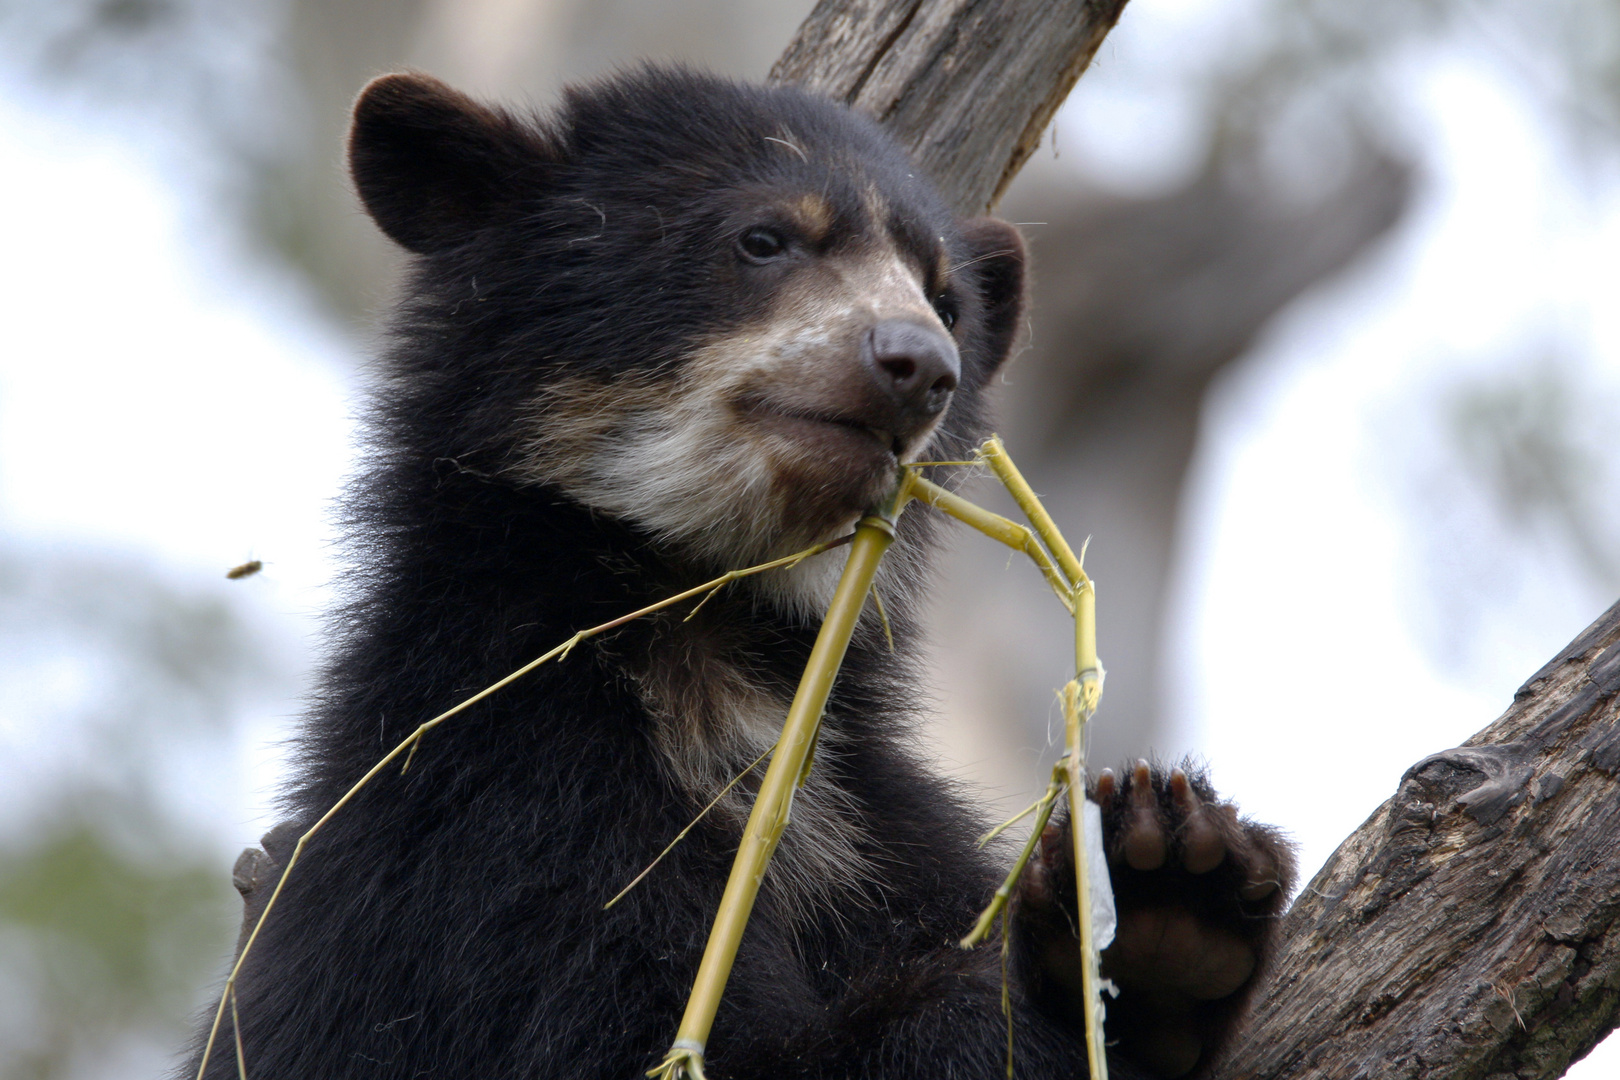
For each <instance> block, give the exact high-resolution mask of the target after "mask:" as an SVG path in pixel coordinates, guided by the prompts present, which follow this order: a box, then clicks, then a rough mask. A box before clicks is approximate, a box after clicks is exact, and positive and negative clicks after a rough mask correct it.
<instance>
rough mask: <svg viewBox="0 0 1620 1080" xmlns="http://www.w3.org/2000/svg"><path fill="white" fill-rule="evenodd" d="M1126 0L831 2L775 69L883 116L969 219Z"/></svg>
mask: <svg viewBox="0 0 1620 1080" xmlns="http://www.w3.org/2000/svg"><path fill="white" fill-rule="evenodd" d="M1124 6H1125V0H927V2H925V0H821V3H819V4H817V5H816V8H815V10H814V11H812V12H811V13H810V17H809V18H808V19H806V20H805V22H804V25H803V26H801V27H800V28H799V33H798V34H797V36H795V37H794V39H793V43H792V44H790V45H789V46H788V48H787V51H786V52H785V53H783V54H782V57H781V59H779V60H778V61H777V62H776V66H775V67H773V68H772V69H771V76H770V77H771V81H772V82H778V83H789V84H792V85H795V86H802V87H804V88H805V89H807V90H814V91H815V92H817V93H819V94H823V95H825V96H827V97H830V98H832V99H834V100H835V101H842V102H844V103H845V104H847V105H851V106H853V107H855V108H857V109H860V110H862V111H863V112H866V113H867V114H869V115H871V116H873V117H875V118H876V119H877V120H878V121H879V122H881V123H882V124H883V126H884V127H886V128H888V129H889V131H890V133H891V134H893V135H894V136H895V137H896V138H898V139H899V140H900V142H901V143H902V144H903V145H904V146H905V147H906V149H907V150H909V151H910V152H911V154H912V157H913V158H915V159H916V161H917V163H918V164H919V165H921V166H922V167H923V169H924V170H925V171H926V172H927V173H928V175H929V177H930V179H932V180H933V181H934V183H935V185H937V186H938V188H939V190H940V192H941V194H943V195H944V196H945V200H946V201H947V202H948V203H950V204H951V205H952V206H953V207H955V209H956V211H957V212H958V213H960V214H963V215H969V216H971V215H974V214H982V213H984V212H985V211H987V210H988V209H990V208H991V207H993V206H994V205H995V204H996V202H997V201H998V200H1000V198H1001V195H1002V193H1003V192H1004V191H1005V190H1006V189H1007V185H1008V184H1009V183H1011V182H1012V178H1013V177H1014V176H1016V175H1017V174H1018V170H1019V169H1020V168H1021V167H1022V166H1023V164H1024V162H1025V161H1026V160H1027V159H1028V158H1029V155H1030V154H1031V153H1033V152H1034V150H1035V147H1036V146H1038V145H1039V144H1040V141H1041V133H1042V132H1043V131H1045V130H1046V126H1047V124H1049V123H1051V120H1052V114H1053V113H1055V112H1057V108H1058V106H1059V105H1061V104H1062V103H1063V99H1064V98H1066V97H1068V96H1069V91H1070V90H1071V89H1072V88H1073V87H1074V83H1075V80H1076V79H1078V78H1080V73H1081V72H1083V71H1084V70H1085V69H1086V65H1087V64H1089V63H1090V62H1091V57H1092V55H1093V54H1094V53H1096V51H1097V47H1098V46H1099V45H1101V44H1102V39H1103V36H1104V35H1105V34H1107V33H1108V31H1109V30H1110V29H1111V28H1112V27H1113V25H1114V23H1115V22H1116V21H1117V20H1118V19H1119V13H1120V10H1121V9H1122V8H1124Z"/></svg>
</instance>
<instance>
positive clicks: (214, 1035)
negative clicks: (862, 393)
mask: <svg viewBox="0 0 1620 1080" xmlns="http://www.w3.org/2000/svg"><path fill="white" fill-rule="evenodd" d="M854 538H855V534H854V533H850V534H849V535H847V536H841V537H839V538H838V539H836V540H828V541H826V542H824V543H820V544H815V545H813V546H811V547H808V548H806V549H805V550H803V551H800V552H795V553H794V554H792V555H784V556H783V557H781V558H780V559H772V560H770V561H769V562H763V563H760V564H759V565H758V566H750V567H748V568H747V569H744V570H731V571H728V572H726V573H725V574H722V575H721V576H720V577H719V578H716V579H715V580H713V581H706V582H704V583H703V584H702V585H696V586H693V587H692V588H690V589H686V590H685V591H683V592H679V593H676V594H675V595H674V596H670V597H666V598H664V599H663V600H659V601H658V602H656V603H652V604H648V605H647V606H646V607H643V608H638V609H637V610H635V611H632V612H630V613H629V614H628V615H621V616H619V617H618V618H616V619H610V620H608V621H607V622H605V623H602V624H601V625H600V626H593V627H591V628H590V629H588V630H581V631H579V632H578V633H576V634H574V636H573V637H571V638H569V639H568V640H567V641H565V642H563V643H562V644H560V645H557V646H555V647H553V648H551V649H548V650H547V651H546V652H544V653H542V654H540V655H539V656H537V657H535V658H534V659H533V660H531V661H529V662H528V663H527V664H524V665H523V666H522V667H520V668H518V669H517V670H516V671H514V672H512V673H511V674H510V675H508V676H506V677H505V678H504V679H501V680H499V681H497V682H494V683H491V684H490V685H488V686H486V687H484V688H483V689H482V690H480V691H478V693H476V694H474V695H472V696H471V697H469V698H467V699H465V700H464V701H461V702H459V703H457V704H456V705H454V706H452V707H450V708H448V709H446V710H445V711H444V712H442V713H440V714H439V715H438V716H435V717H434V718H433V719H431V720H428V721H427V722H425V723H423V724H421V725H420V726H419V727H417V729H416V730H415V731H413V732H411V733H410V734H409V735H407V736H406V737H405V738H404V739H403V740H401V741H400V743H399V745H398V746H396V747H394V748H393V749H392V750H390V751H388V753H387V754H385V755H384V756H383V758H382V759H381V760H380V761H378V762H377V763H376V764H375V765H373V766H372V767H371V768H370V769H368V770H366V774H365V775H364V776H362V777H361V778H360V779H359V780H357V781H355V783H354V786H353V787H351V788H349V790H348V791H346V792H344V793H343V797H342V798H340V799H338V801H337V802H335V803H333V804H332V806H331V808H330V809H328V810H327V811H326V813H324V814H322V815H321V816H320V818H319V819H317V820H316V822H315V824H313V825H311V826H310V827H309V829H308V830H307V831H305V833H304V834H303V835H302V836H300V837H299V838H298V843H297V844H295V845H294V846H293V850H292V854H291V855H290V856H288V858H287V865H286V866H284V867H282V869H281V877H280V878H279V879H277V881H276V887H275V889H274V890H272V891H271V893H270V899H269V900H267V901H266V902H265V905H264V910H263V911H261V912H260V913H259V918H258V921H257V922H255V923H254V924H253V931H252V933H250V934H249V935H248V938H247V940H246V941H245V942H243V943H242V951H241V953H240V954H239V955H238V956H237V958H236V963H235V964H233V965H231V971H230V974H229V975H227V976H226V977H225V988H224V990H222V991H221V993H220V995H219V1006H218V1008H216V1009H215V1010H214V1022H213V1024H212V1025H211V1026H210V1027H209V1029H208V1041H207V1042H206V1043H204V1044H203V1052H202V1061H201V1062H200V1063H199V1064H198V1066H197V1080H202V1077H203V1074H204V1073H205V1072H206V1071H207V1069H208V1059H209V1057H210V1055H211V1054H212V1053H213V1051H214V1043H215V1042H216V1041H217V1040H218V1038H219V1028H220V1024H221V1023H222V1022H223V1020H224V1018H225V1007H226V1005H227V1004H229V1003H231V1002H232V1001H233V1000H234V996H235V994H236V980H237V978H238V977H239V976H240V975H241V974H242V966H243V965H244V964H246V963H247V958H248V954H249V953H251V952H252V951H253V946H254V943H255V942H257V941H258V940H259V932H260V931H261V930H263V929H264V924H265V921H266V920H267V919H269V918H270V912H271V911H273V910H274V909H275V906H276V901H277V900H278V899H280V897H281V892H282V889H283V888H285V887H286V884H287V879H288V877H290V876H291V874H292V871H293V867H294V866H296V865H298V859H299V857H300V856H302V855H303V853H304V847H305V845H306V844H308V843H309V840H310V838H311V837H312V836H314V835H315V834H316V833H317V832H319V831H320V830H321V828H322V827H323V826H324V825H325V824H326V823H327V822H328V821H331V820H332V818H333V817H335V816H336V815H337V813H338V811H340V810H342V809H343V808H344V807H345V806H347V805H348V804H349V803H350V802H351V801H352V800H353V799H354V797H355V796H356V795H358V794H359V793H360V791H361V789H362V788H364V787H365V786H366V785H367V784H369V783H370V782H371V780H372V778H373V777H375V776H376V775H377V774H378V773H380V772H382V770H383V769H385V768H387V767H388V765H389V764H390V763H391V762H393V761H394V759H395V758H397V757H399V755H400V754H402V753H404V752H405V751H407V750H411V751H414V750H415V748H416V745H417V744H418V743H419V742H421V740H422V736H424V735H426V734H427V733H428V732H429V731H432V730H433V729H434V728H436V727H438V726H439V725H440V724H442V723H444V722H445V721H446V720H448V719H450V718H451V717H453V716H455V715H456V714H457V713H460V712H463V711H464V710H466V709H468V708H470V707H472V706H473V705H476V704H477V703H478V702H480V701H482V700H484V699H485V698H487V697H489V696H490V695H491V694H493V693H495V692H496V691H497V690H500V689H502V688H503V687H506V686H509V685H510V684H512V683H514V682H516V681H517V680H518V679H521V678H522V677H523V676H525V675H527V674H528V673H529V672H531V671H533V670H534V669H535V668H537V667H539V666H540V665H541V664H544V663H546V662H547V661H548V660H554V659H556V660H562V659H566V658H567V657H568V654H569V653H571V652H573V650H574V646H576V645H578V644H579V643H580V642H582V641H585V640H587V639H588V638H593V637H596V636H597V635H599V634H605V633H607V632H608V631H609V630H615V629H617V628H619V627H621V626H623V625H624V624H625V623H628V622H631V621H632V620H635V619H639V618H642V617H643V616H646V615H652V614H655V613H657V612H659V611H663V610H664V609H665V608H668V607H673V606H674V605H676V604H679V603H682V602H684V601H686V600H690V599H691V598H692V597H694V596H701V595H703V594H704V593H710V592H713V590H714V589H716V588H718V587H719V586H721V585H725V584H727V583H729V582H732V581H735V580H737V579H738V578H742V577H749V576H751V575H753V574H761V573H764V572H765V571H767V570H776V569H779V568H782V567H791V566H797V565H798V564H799V563H801V562H803V561H804V560H805V559H808V558H810V557H811V556H813V555H819V554H821V553H822V552H824V551H830V550H832V549H833V548H836V547H842V546H843V545H845V544H847V543H849V542H850V541H851V540H853V539H854ZM406 760H407V761H409V757H408V756H407V759H406Z"/></svg>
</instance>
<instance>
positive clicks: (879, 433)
mask: <svg viewBox="0 0 1620 1080" xmlns="http://www.w3.org/2000/svg"><path fill="white" fill-rule="evenodd" d="M884 320H907V321H914V322H916V323H918V324H919V325H923V326H937V325H938V322H937V316H936V315H935V314H934V312H933V309H932V307H931V306H930V304H929V303H928V300H927V298H926V297H925V296H924V294H923V288H922V284H921V282H920V281H919V279H918V274H917V272H916V270H915V269H914V268H912V267H910V266H908V265H907V263H906V261H905V260H904V259H903V257H902V256H901V255H900V253H899V252H898V251H897V250H895V249H894V248H893V247H892V246H885V247H881V248H878V249H876V250H867V251H864V252H857V253H851V254H849V255H845V256H833V257H828V258H824V259H819V260H817V261H816V263H815V265H814V266H812V267H808V268H806V270H805V271H804V272H803V273H802V274H799V275H796V276H795V279H794V280H793V281H792V282H790V283H789V284H788V285H787V286H786V287H785V288H784V290H783V292H782V294H781V296H780V297H779V299H778V301H777V303H776V304H775V306H774V307H773V309H772V310H771V312H770V313H769V314H768V315H767V316H766V317H764V318H763V319H761V320H760V321H759V322H757V323H756V324H754V325H750V326H746V327H743V328H740V329H738V330H736V331H732V332H730V333H727V334H723V335H719V336H716V337H715V338H713V339H711V340H710V341H709V342H708V343H706V344H704V345H702V346H700V347H699V348H698V349H696V350H695V351H694V352H693V353H692V354H691V355H690V356H689V357H688V359H687V360H686V361H685V362H684V363H683V364H682V365H681V366H680V368H679V370H678V371H677V372H676V373H675V374H674V375H673V376H669V375H662V376H660V375H652V374H643V375H630V376H626V377H623V378H620V379H618V380H616V381H613V382H598V381H594V380H591V379H587V378H575V379H568V380H564V381H562V382H559V383H555V384H552V385H550V386H547V387H545V388H544V389H542V390H541V391H540V393H539V394H538V395H537V396H536V397H535V399H534V400H533V401H532V402H531V403H530V406H529V407H528V409H526V410H525V413H524V416H523V417H522V418H521V419H520V421H519V431H518V432H517V439H516V450H515V453H514V456H513V459H512V461H511V464H510V466H509V471H510V473H511V474H512V475H514V476H516V477H518V478H520V479H522V480H525V481H528V482H535V483H548V484H555V485H557V486H559V487H560V488H562V489H563V490H564V491H565V492H567V493H568V494H569V495H570V496H572V497H573V498H575V499H576V500H578V501H579V502H581V503H583V504H584V505H586V506H589V507H591V508H592V509H595V510H598V511H602V512H605V513H608V514H611V515H613V516H616V517H619V518H622V519H624V520H626V521H629V522H631V523H633V524H635V525H637V526H639V527H641V528H643V529H645V530H646V531H648V532H649V533H651V534H652V535H653V536H654V537H656V538H657V539H659V540H662V541H665V542H668V543H671V544H673V545H675V546H677V547H679V548H681V549H683V550H685V551H687V552H688V553H690V554H692V555H696V556H699V557H701V558H703V559H705V560H706V561H709V562H711V563H713V564H715V565H719V566H722V567H729V566H736V565H746V564H747V563H749V562H755V561H760V560H762V559H766V558H772V557H775V556H777V555H782V554H788V553H790V552H792V551H796V550H799V549H801V548H803V547H806V546H808V545H810V544H813V543H816V542H818V541H821V540H826V539H831V538H833V537H835V536H838V535H840V534H842V533H843V532H845V531H847V530H848V529H849V528H850V527H851V526H852V525H853V523H854V522H855V520H856V519H857V518H858V517H859V516H860V514H861V513H862V512H864V510H865V509H866V508H867V507H868V506H870V505H872V504H873V503H875V502H877V501H878V500H879V499H880V498H881V497H882V496H883V494H884V493H885V492H886V490H887V488H888V486H889V485H890V484H892V482H893V475H894V467H895V465H896V463H897V460H898V461H909V460H915V459H916V458H917V457H918V456H919V455H920V453H921V452H922V450H923V449H924V447H925V446H926V445H927V443H928V440H929V438H930V437H931V436H932V433H933V431H934V429H935V428H936V427H937V423H938V418H937V417H936V418H935V419H934V421H933V422H932V423H930V424H929V425H927V427H926V428H925V429H924V430H922V431H920V432H917V433H915V434H913V435H912V436H911V437H910V438H909V440H907V441H906V442H905V444H904V445H897V443H898V440H897V439H896V437H895V435H894V433H893V432H888V431H883V430H880V429H879V428H877V427H874V426H873V423H874V421H873V420H872V417H874V416H877V415H879V413H878V411H877V410H876V409H875V407H874V405H873V404H872V401H871V399H870V395H871V390H870V388H869V387H867V386H866V385H865V383H863V381H862V378H863V377H861V376H859V375H858V372H857V368H858V364H859V362H860V356H861V349H862V347H863V339H864V336H865V335H866V334H868V333H869V332H870V331H871V328H872V327H873V326H875V325H877V324H878V323H880V322H882V321H884ZM722 523H723V524H722Z"/></svg>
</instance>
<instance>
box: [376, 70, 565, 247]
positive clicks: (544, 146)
mask: <svg viewBox="0 0 1620 1080" xmlns="http://www.w3.org/2000/svg"><path fill="white" fill-rule="evenodd" d="M556 157H557V153H556V150H555V148H554V147H553V146H552V145H551V143H550V141H549V140H548V139H547V138H546V137H545V136H544V135H543V134H542V133H541V132H539V131H536V130H535V129H533V128H531V127H528V126H526V125H524V124H523V123H521V122H519V121H518V120H516V119H515V118H513V117H512V116H509V115H508V114H506V113H504V112H501V111H499V110H497V109H492V108H489V107H488V106H485V105H480V104H479V103H478V102H476V101H474V100H473V99H472V98H469V97H468V96H467V95H465V94H462V93H460V92H459V91H456V90H452V89H451V88H450V87H448V86H446V85H445V84H444V83H442V82H440V81H439V80H438V79H435V78H432V77H431V76H428V75H418V74H414V73H411V74H403V75H384V76H381V77H380V78H376V79H373V80H371V82H370V83H368V84H367V85H366V88H365V89H364V90H362V91H360V98H359V100H358V101H356V102H355V103H354V127H353V128H352V129H351V130H350V132H349V172H350V174H351V175H352V176H353V177H354V185H355V188H356V190H357V191H358V192H359V194H360V201H361V202H362V203H364V204H365V207H366V211H367V212H368V213H370V214H371V216H372V218H373V219H374V220H375V221H376V222H377V224H378V226H379V227H381V229H382V231H383V232H385V233H387V234H388V235H389V236H390V237H392V238H393V239H394V240H395V241H396V242H397V243H399V244H400V245H401V246H403V247H405V248H407V249H408V250H410V251H414V252H417V253H419V254H427V253H429V252H433V251H440V250H443V249H445V248H448V247H452V246H454V245H455V244H457V243H460V242H461V241H463V240H465V239H466V238H467V237H468V236H469V235H470V234H471V233H473V232H474V231H475V230H477V229H479V228H481V227H483V226H485V225H488V224H490V223H492V222H493V221H495V220H496V219H497V218H498V216H499V214H500V211H501V209H502V208H503V207H504V206H506V205H508V204H509V203H510V201H511V200H512V198H513V196H514V195H515V194H516V191H517V189H518V187H519V185H520V184H523V186H528V185H532V184H533V183H534V182H535V181H536V180H537V179H538V174H539V172H540V171H541V170H542V169H543V168H544V166H545V164H546V163H547V162H548V161H552V160H555V159H556ZM525 182H526V183H525Z"/></svg>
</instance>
